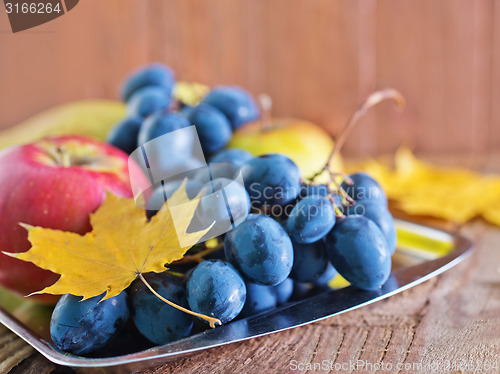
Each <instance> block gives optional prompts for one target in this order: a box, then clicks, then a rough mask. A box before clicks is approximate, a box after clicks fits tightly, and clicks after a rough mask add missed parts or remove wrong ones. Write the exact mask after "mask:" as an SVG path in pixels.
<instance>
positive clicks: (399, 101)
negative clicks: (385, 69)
mask: <svg viewBox="0 0 500 374" xmlns="http://www.w3.org/2000/svg"><path fill="white" fill-rule="evenodd" d="M385 100H394V101H395V102H396V105H397V107H398V109H399V110H403V109H404V107H405V99H404V97H403V95H401V93H400V92H399V91H397V90H395V89H393V88H386V89H384V90H380V91H375V92H373V93H372V94H370V95H369V96H368V97H367V98H366V99H365V101H363V102H362V103H361V105H360V106H359V107H358V109H357V110H356V111H355V112H354V113H353V114H352V116H351V117H350V118H349V120H348V121H347V123H346V124H345V126H344V128H343V129H342V131H341V132H340V135H339V136H338V138H337V139H336V141H335V145H334V146H333V149H332V152H331V153H330V156H329V157H328V161H327V162H326V164H325V166H323V167H322V168H321V170H319V171H318V172H317V173H316V174H314V175H313V176H312V177H311V178H309V180H310V181H311V182H312V181H314V179H315V178H317V177H318V176H319V175H321V174H323V172H324V171H325V170H327V171H330V165H331V164H332V162H333V160H334V158H335V157H337V156H338V154H339V152H340V150H341V149H342V147H343V146H344V143H345V142H346V140H347V138H348V137H349V135H350V134H351V132H352V130H353V129H354V127H355V126H356V124H357V123H358V122H359V120H360V119H361V118H362V117H363V116H364V115H365V114H366V112H367V111H368V110H369V109H370V108H371V107H373V106H375V105H377V104H379V103H381V102H382V101H385Z"/></svg>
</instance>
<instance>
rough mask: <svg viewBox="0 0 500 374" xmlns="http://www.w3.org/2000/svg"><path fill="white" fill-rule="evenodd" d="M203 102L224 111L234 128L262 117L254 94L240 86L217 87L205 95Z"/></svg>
mask: <svg viewBox="0 0 500 374" xmlns="http://www.w3.org/2000/svg"><path fill="white" fill-rule="evenodd" d="M203 102H205V103H207V104H210V105H212V106H214V107H216V108H217V109H219V110H220V111H221V112H222V113H224V114H225V115H226V117H227V118H228V119H229V122H230V123H231V127H232V128H233V130H236V129H237V128H239V127H240V126H241V125H243V124H245V123H247V122H250V121H255V120H256V119H257V118H259V117H260V111H259V107H258V106H257V103H256V102H255V100H254V99H253V97H252V95H250V94H249V93H248V92H247V91H245V90H244V89H243V88H241V87H238V86H218V87H215V88H213V89H212V90H211V91H210V92H209V93H208V94H207V96H205V98H204V99H203Z"/></svg>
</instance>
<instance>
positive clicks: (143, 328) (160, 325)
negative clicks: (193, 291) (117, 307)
mask: <svg viewBox="0 0 500 374" xmlns="http://www.w3.org/2000/svg"><path fill="white" fill-rule="evenodd" d="M145 278H146V280H147V282H148V283H149V284H150V285H151V287H152V288H153V289H154V290H155V291H156V292H158V293H159V294H160V295H161V296H163V297H164V298H165V299H167V300H169V301H171V302H173V303H175V304H177V305H179V306H182V307H184V308H187V307H188V304H187V299H186V290H185V288H184V286H183V284H182V281H181V280H180V279H178V278H176V277H174V276H172V275H170V274H167V273H161V274H147V275H145ZM130 298H131V304H132V319H133V321H134V324H135V326H136V327H137V329H138V330H139V331H140V332H141V334H142V335H144V336H145V337H146V338H147V339H148V340H150V341H151V342H153V343H155V344H158V345H161V344H166V343H169V342H172V341H174V340H177V339H180V338H184V337H186V336H188V335H189V333H190V332H191V329H192V327H193V317H192V316H191V315H189V314H187V313H185V312H183V311H181V310H179V309H176V308H174V307H172V306H170V305H168V304H167V303H165V302H164V301H162V300H160V299H159V298H158V297H157V296H155V295H154V294H153V293H152V292H151V291H150V290H149V289H148V288H147V287H146V285H145V284H144V283H143V282H142V281H141V280H139V279H138V280H136V281H134V283H132V285H131V287H130Z"/></svg>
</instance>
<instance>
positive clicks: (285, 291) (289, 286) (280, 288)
mask: <svg viewBox="0 0 500 374" xmlns="http://www.w3.org/2000/svg"><path fill="white" fill-rule="evenodd" d="M293 283H294V282H293V280H292V279H290V278H286V279H285V280H284V281H283V282H281V283H280V284H278V285H276V286H274V287H273V289H274V293H275V294H276V300H277V301H278V305H282V304H284V303H286V302H287V301H288V300H289V299H290V298H291V297H292V294H293Z"/></svg>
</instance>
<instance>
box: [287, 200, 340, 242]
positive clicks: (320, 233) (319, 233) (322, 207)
mask: <svg viewBox="0 0 500 374" xmlns="http://www.w3.org/2000/svg"><path fill="white" fill-rule="evenodd" d="M335 220H336V218H335V210H334V208H333V205H332V203H331V201H329V200H328V199H327V198H325V197H321V196H307V197H306V198H304V199H302V200H300V201H299V202H298V203H297V205H295V207H294V208H293V209H292V212H291V213H290V216H289V217H288V222H287V229H288V233H289V234H290V236H291V237H292V238H293V239H294V240H295V241H297V242H298V243H302V244H309V243H314V242H316V241H318V240H319V239H321V238H323V237H324V236H325V235H326V234H328V233H329V232H330V230H331V229H332V227H333V226H334V225H335Z"/></svg>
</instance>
